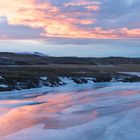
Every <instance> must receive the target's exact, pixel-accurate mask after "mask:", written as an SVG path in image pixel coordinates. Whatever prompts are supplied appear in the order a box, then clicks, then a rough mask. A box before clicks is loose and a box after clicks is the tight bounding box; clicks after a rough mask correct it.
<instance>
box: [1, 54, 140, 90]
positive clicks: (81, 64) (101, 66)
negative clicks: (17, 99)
mask: <svg viewBox="0 0 140 140" xmlns="http://www.w3.org/2000/svg"><path fill="white" fill-rule="evenodd" d="M122 72H123V73H122ZM125 72H140V58H123V57H109V58H76V57H48V56H41V55H36V54H15V53H0V91H12V90H21V89H30V88H39V87H42V86H50V87H55V86H62V85H66V84H67V81H71V82H73V83H76V84H85V83H88V82H93V84H94V82H111V81H112V82H116V81H121V82H140V77H139V76H137V75H133V74H128V73H125Z"/></svg>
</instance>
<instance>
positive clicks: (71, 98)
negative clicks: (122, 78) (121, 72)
mask: <svg viewBox="0 0 140 140" xmlns="http://www.w3.org/2000/svg"><path fill="white" fill-rule="evenodd" d="M65 88H66V87H65ZM54 91H55V92H48V91H47V92H46V93H45V90H42V89H41V90H40V92H39V89H37V92H36V91H35V90H31V91H30V93H29V91H27V90H26V91H24V92H21V93H17V92H13V93H12V92H9V93H8V92H6V93H2V94H1V95H0V99H1V100H0V140H79V139H80V140H140V83H119V82H118V83H104V84H103V83H100V84H99V83H98V84H95V85H94V86H93V88H91V87H90V88H86V87H85V88H80V89H79V88H77V90H76V87H75V88H74V89H73V88H72V89H71V90H70V89H69V90H63V89H61V90H59V92H57V90H54ZM42 92H43V93H42ZM41 93H42V94H41ZM4 94H5V95H4ZM18 94H19V95H18ZM27 95H28V96H27ZM30 95H31V96H30ZM9 97H10V98H9ZM17 97H18V98H17Z"/></svg>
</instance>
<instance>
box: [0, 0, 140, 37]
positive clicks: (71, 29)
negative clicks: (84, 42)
mask: <svg viewBox="0 0 140 140" xmlns="http://www.w3.org/2000/svg"><path fill="white" fill-rule="evenodd" d="M13 3H16V4H13ZM91 4H92V5H91ZM76 5H78V6H81V5H82V6H84V7H85V8H87V9H88V10H94V11H96V12H97V11H98V10H100V6H99V3H98V2H92V1H81V0H79V3H78V2H75V3H66V4H65V6H76ZM83 14H86V15H88V14H90V13H88V11H87V13H83V12H76V11H75V12H73V13H70V12H65V13H64V12H61V9H59V8H58V7H56V6H54V5H52V4H50V3H48V2H45V3H37V2H36V0H22V1H19V0H4V1H0V16H5V17H6V18H7V20H8V24H11V25H25V26H29V27H32V28H34V29H38V28H42V29H43V31H44V32H42V34H41V35H40V37H42V36H43V37H46V38H47V37H67V38H105V39H108V38H113V39H115V38H140V29H137V28H136V29H128V28H121V29H103V28H101V27H95V28H89V27H88V28H80V27H79V26H78V24H83V25H89V24H94V23H95V22H96V19H94V18H93V19H79V18H77V16H80V15H83Z"/></svg>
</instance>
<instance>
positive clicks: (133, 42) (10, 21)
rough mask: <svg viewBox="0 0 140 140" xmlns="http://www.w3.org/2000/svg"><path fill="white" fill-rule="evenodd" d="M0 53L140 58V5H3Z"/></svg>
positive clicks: (21, 0) (121, 0)
mask: <svg viewBox="0 0 140 140" xmlns="http://www.w3.org/2000/svg"><path fill="white" fill-rule="evenodd" d="M0 51H14V52H15V51H16V52H23V51H24V52H28V51H30V52H34V51H39V52H43V53H47V54H49V55H55V56H93V57H94V56H96V57H102V56H130V57H140V0H97V1H96V0H0Z"/></svg>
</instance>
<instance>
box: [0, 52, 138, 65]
mask: <svg viewBox="0 0 140 140" xmlns="http://www.w3.org/2000/svg"><path fill="white" fill-rule="evenodd" d="M40 64H44V65H48V64H84V65H85V64H87V65H89V64H90V65H118V64H140V58H125V57H106V58H82V57H50V56H48V55H46V54H42V53H39V52H33V53H28V52H21V53H11V52H0V65H40Z"/></svg>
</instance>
